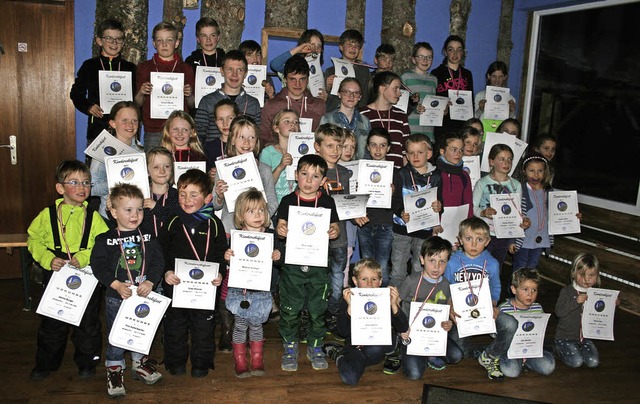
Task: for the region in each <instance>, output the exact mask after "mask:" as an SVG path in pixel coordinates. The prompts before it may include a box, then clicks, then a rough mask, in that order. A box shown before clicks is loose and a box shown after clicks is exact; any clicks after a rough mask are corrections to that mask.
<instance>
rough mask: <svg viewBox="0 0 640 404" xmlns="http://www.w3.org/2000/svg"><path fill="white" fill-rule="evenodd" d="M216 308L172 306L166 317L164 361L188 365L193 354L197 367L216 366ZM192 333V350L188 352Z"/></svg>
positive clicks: (192, 364)
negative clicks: (214, 360) (214, 362)
mask: <svg viewBox="0 0 640 404" xmlns="http://www.w3.org/2000/svg"><path fill="white" fill-rule="evenodd" d="M215 329H216V323H215V318H214V312H213V310H196V309H179V308H175V307H169V309H168V310H167V314H166V316H165V318H164V364H165V367H166V368H168V369H175V368H177V367H182V366H185V365H186V364H187V359H188V358H189V356H191V366H192V368H194V369H214V368H215V367H214V364H213V359H214V355H215V350H216V343H215V339H214V332H215ZM189 334H191V352H189Z"/></svg>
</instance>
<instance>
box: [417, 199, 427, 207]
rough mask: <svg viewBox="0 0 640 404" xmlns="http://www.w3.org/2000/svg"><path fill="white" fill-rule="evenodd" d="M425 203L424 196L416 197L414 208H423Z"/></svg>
mask: <svg viewBox="0 0 640 404" xmlns="http://www.w3.org/2000/svg"><path fill="white" fill-rule="evenodd" d="M426 204H427V200H426V199H424V198H418V199H417V200H416V208H424V207H425V205H426Z"/></svg>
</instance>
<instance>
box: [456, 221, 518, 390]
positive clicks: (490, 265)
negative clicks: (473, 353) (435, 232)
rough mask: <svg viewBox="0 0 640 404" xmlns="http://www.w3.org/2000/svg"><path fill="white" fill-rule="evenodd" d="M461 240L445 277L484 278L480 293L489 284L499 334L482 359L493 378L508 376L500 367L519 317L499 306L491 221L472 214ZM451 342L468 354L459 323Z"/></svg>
mask: <svg viewBox="0 0 640 404" xmlns="http://www.w3.org/2000/svg"><path fill="white" fill-rule="evenodd" d="M458 240H459V242H460V245H461V248H460V249H458V251H456V252H455V253H454V254H453V255H452V256H451V259H450V260H449V263H448V264H447V269H446V270H445V273H444V277H445V279H446V280H447V281H449V283H450V284H452V285H453V284H456V283H460V282H470V281H472V280H476V279H483V281H482V282H481V283H480V286H479V288H478V290H477V291H475V290H474V292H473V293H475V294H476V295H479V293H480V288H482V287H483V286H484V287H487V286H488V287H489V290H490V292H491V301H492V303H493V319H494V320H495V321H496V331H497V337H496V338H495V339H494V340H493V342H492V343H491V345H489V347H487V349H486V350H484V351H483V352H482V354H481V355H480V357H479V358H478V362H480V364H481V365H482V366H483V367H484V368H485V369H486V370H487V376H488V377H489V379H491V380H497V381H500V380H502V379H503V378H504V375H503V373H502V371H501V370H500V356H501V355H503V354H505V353H506V352H507V350H508V349H509V346H510V345H511V340H512V339H513V336H514V335H515V333H516V330H517V328H518V321H517V320H516V319H515V318H514V317H513V316H509V315H507V314H505V313H501V312H500V310H499V309H498V300H499V299H500V265H498V261H497V260H496V259H495V258H493V256H492V255H491V253H490V252H489V251H487V250H486V247H487V245H488V244H489V242H490V241H491V235H490V233H489V225H488V224H487V223H486V222H485V221H484V220H482V219H480V218H478V217H475V216H474V217H470V218H468V219H465V220H463V221H462V222H461V223H460V227H459V234H458ZM458 317H460V316H459V315H458V314H457V313H455V312H454V311H453V308H452V309H451V318H452V320H453V321H454V323H455V322H456V318H458ZM449 336H450V337H451V339H450V341H449V342H450V343H453V344H455V345H456V346H457V348H458V349H459V350H460V354H461V355H464V353H465V348H466V345H467V338H460V337H459V335H458V329H457V326H455V325H454V327H453V328H452V330H451V333H450V334H449Z"/></svg>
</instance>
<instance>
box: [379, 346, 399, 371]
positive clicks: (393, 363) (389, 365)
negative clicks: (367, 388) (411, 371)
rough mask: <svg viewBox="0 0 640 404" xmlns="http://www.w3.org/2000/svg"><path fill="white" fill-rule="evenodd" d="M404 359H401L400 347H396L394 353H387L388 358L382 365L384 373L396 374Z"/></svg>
mask: <svg viewBox="0 0 640 404" xmlns="http://www.w3.org/2000/svg"><path fill="white" fill-rule="evenodd" d="M401 366H402V361H401V360H400V348H396V349H395V350H394V351H393V352H392V353H390V354H387V358H386V359H385V361H384V365H383V366H382V373H384V374H385V375H395V374H396V373H398V371H399V370H400V367H401Z"/></svg>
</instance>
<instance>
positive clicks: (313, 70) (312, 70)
mask: <svg viewBox="0 0 640 404" xmlns="http://www.w3.org/2000/svg"><path fill="white" fill-rule="evenodd" d="M309 71H310V72H311V74H316V67H315V66H314V65H311V66H309Z"/></svg>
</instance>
